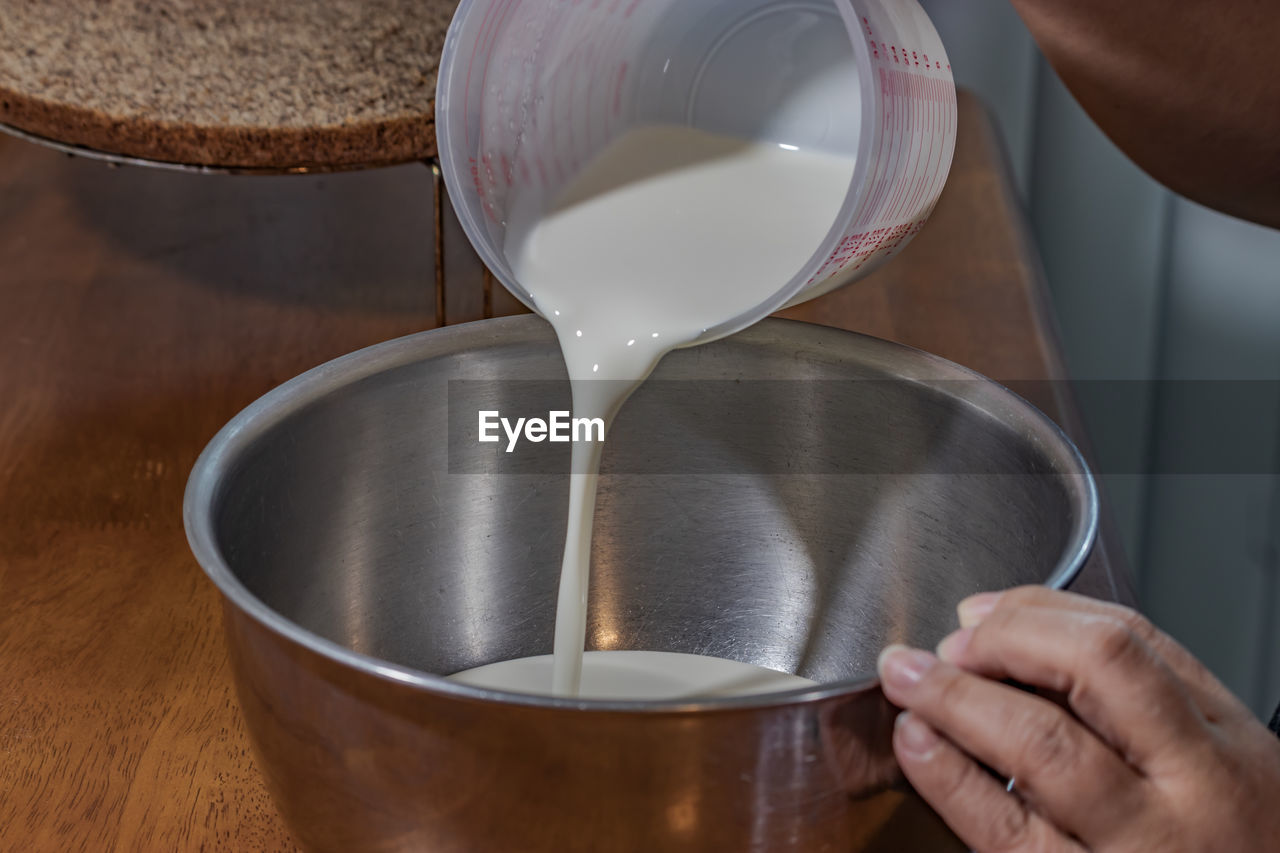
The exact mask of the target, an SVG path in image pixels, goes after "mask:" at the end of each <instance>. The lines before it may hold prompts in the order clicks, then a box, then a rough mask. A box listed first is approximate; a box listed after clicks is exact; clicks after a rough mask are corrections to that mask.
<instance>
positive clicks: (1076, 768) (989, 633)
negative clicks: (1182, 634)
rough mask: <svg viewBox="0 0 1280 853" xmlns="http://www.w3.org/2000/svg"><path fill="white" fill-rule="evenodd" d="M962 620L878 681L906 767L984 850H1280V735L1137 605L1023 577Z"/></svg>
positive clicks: (977, 601)
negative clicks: (931, 649)
mask: <svg viewBox="0 0 1280 853" xmlns="http://www.w3.org/2000/svg"><path fill="white" fill-rule="evenodd" d="M960 624H961V630H959V631H957V632H956V633H954V634H952V635H951V636H949V637H947V639H945V640H944V641H943V642H942V643H941V644H940V645H939V646H938V653H937V655H936V656H935V655H932V654H929V653H928V652H923V651H918V650H913V649H906V648H903V647H901V646H893V647H890V648H888V649H886V650H885V651H884V653H883V654H882V655H881V657H880V677H881V681H882V682H883V686H884V692H885V695H886V696H887V697H888V698H889V700H890V701H891V702H893V703H894V704H895V705H898V706H899V707H901V708H904V709H906V710H905V711H904V713H903V714H901V715H900V716H899V718H898V724H897V726H896V729H895V731H894V738H893V746H894V752H895V753H896V755H897V758H898V763H899V764H900V765H901V766H902V770H903V772H904V773H905V774H906V776H907V779H908V780H910V782H911V784H912V786H913V787H914V788H915V789H916V791H917V792H918V793H919V794H920V795H921V796H922V797H923V798H924V799H925V800H927V801H928V802H929V804H930V805H932V806H933V808H934V809H935V810H936V811H937V812H938V813H939V815H941V816H942V818H943V819H944V820H945V821H946V822H947V823H948V825H950V826H951V828H952V830H954V831H955V832H956V834H957V835H959V836H960V838H961V839H962V840H963V841H965V842H966V843H967V844H969V845H970V846H971V847H972V848H973V849H974V850H976V851H977V853H1068V851H1070V853H1081V851H1091V853H1147V851H1151V853H1193V851H1194V853H1218V851H1221V853H1245V851H1280V806H1277V797H1278V796H1280V740H1277V738H1276V737H1275V736H1274V735H1272V734H1271V733H1270V732H1269V731H1267V729H1266V728H1265V727H1264V726H1263V725H1262V724H1261V723H1260V722H1258V720H1257V719H1256V718H1255V717H1254V716H1253V714H1252V713H1251V712H1250V711H1249V709H1247V708H1246V707H1244V705H1242V704H1241V703H1240V701H1239V700H1238V699H1236V698H1235V697H1234V696H1233V695H1232V694H1231V693H1230V691H1228V690H1227V689H1226V688H1225V687H1224V686H1223V685H1222V684H1221V683H1220V682H1219V681H1218V680H1217V679H1216V678H1214V677H1213V675H1212V674H1210V673H1209V671H1208V670H1207V669H1206V668H1205V667H1204V666H1203V665H1202V664H1201V663H1200V662H1199V661H1197V660H1196V659H1195V658H1194V657H1193V656H1192V655H1191V654H1190V653H1189V652H1188V651H1187V650H1186V649H1184V648H1182V647H1181V646H1179V645H1178V644H1177V643H1176V642H1174V641H1173V640H1172V639H1170V638H1169V637H1168V636H1166V635H1165V634H1163V633H1161V632H1160V631H1158V630H1157V629H1156V628H1154V627H1153V626H1152V625H1151V624H1150V623H1149V622H1147V621H1146V620H1145V619H1143V618H1142V617H1141V616H1139V615H1138V614H1137V613H1134V612H1133V611H1132V610H1129V609H1127V608H1124V607H1120V606H1118V605H1114V604H1106V603H1102V602H1098V601H1094V600H1091V599H1087V598H1083V597H1081V596H1077V595H1071V594H1068V593H1062V592H1054V591H1052V590H1049V589H1045V588H1039V587H1027V588H1021V589H1016V590H1011V591H1009V592H1005V593H993V594H986V595H980V596H974V597H973V598H970V599H967V600H966V601H964V602H962V603H961V605H960ZM1004 680H1010V681H1016V682H1018V683H1021V684H1025V685H1028V686H1030V687H1034V688H1037V689H1038V690H1039V691H1041V693H1042V694H1044V695H1034V694H1032V693H1028V692H1026V691H1024V690H1020V689H1018V688H1016V687H1012V686H1008V685H1006V684H1002V683H1001V681H1004ZM1047 697H1052V698H1047ZM1055 700H1057V701H1055ZM983 765H985V766H986V767H989V768H991V769H992V770H994V771H995V772H996V773H998V774H1000V776H1003V777H1005V778H1013V779H1014V780H1015V783H1014V792H1013V793H1010V792H1008V791H1007V790H1006V786H1005V785H1004V784H1003V783H1002V782H999V781H997V780H996V779H995V778H993V777H992V776H991V775H990V773H989V772H987V770H986V769H984V767H983Z"/></svg>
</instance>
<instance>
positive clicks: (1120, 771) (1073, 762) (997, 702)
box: [880, 646, 1146, 844]
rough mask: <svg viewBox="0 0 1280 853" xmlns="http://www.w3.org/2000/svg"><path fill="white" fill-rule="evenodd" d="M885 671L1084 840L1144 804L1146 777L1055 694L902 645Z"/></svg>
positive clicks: (900, 693)
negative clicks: (1050, 696)
mask: <svg viewBox="0 0 1280 853" xmlns="http://www.w3.org/2000/svg"><path fill="white" fill-rule="evenodd" d="M880 676H881V679H882V681H883V686H884V692H885V695H886V696H887V697H888V698H889V700H890V701H891V702H893V703H894V704H895V705H898V706H899V707H901V708H905V709H907V710H909V711H911V712H912V714H913V715H915V716H918V717H919V718H920V719H922V720H924V721H925V722H927V723H928V724H929V725H931V726H933V727H934V728H935V729H937V730H938V731H939V732H941V733H942V734H943V735H944V736H945V737H946V738H947V739H948V740H950V741H951V742H952V743H953V744H955V745H956V746H957V747H959V748H960V749H962V750H964V751H965V752H967V753H969V754H970V755H972V756H973V757H974V758H976V759H977V760H978V761H980V762H982V763H983V764H986V765H987V766H989V767H991V768H993V769H995V770H996V771H997V772H999V773H1000V774H1001V775H1003V776H1006V777H1013V778H1016V779H1017V780H1018V782H1017V784H1018V791H1019V793H1020V794H1021V795H1022V796H1023V797H1024V798H1025V799H1026V800H1027V802H1029V803H1031V804H1032V806H1033V807H1034V808H1035V809H1036V810H1037V811H1038V812H1040V813H1041V814H1043V815H1045V816H1046V817H1047V818H1048V819H1049V821H1050V822H1051V823H1052V824H1054V825H1055V826H1059V827H1061V828H1063V829H1064V830H1066V831H1067V832H1069V833H1071V834H1072V835H1074V836H1076V837H1078V838H1080V839H1082V840H1084V841H1085V842H1086V843H1090V844H1100V843H1102V842H1104V841H1106V840H1107V839H1109V838H1111V837H1113V836H1114V835H1115V834H1116V833H1117V832H1119V831H1120V830H1122V829H1123V828H1124V827H1125V826H1126V825H1127V824H1128V822H1129V821H1130V820H1131V819H1132V816H1133V815H1134V814H1136V813H1138V811H1139V810H1140V808H1141V805H1142V802H1143V800H1144V799H1145V797H1146V789H1145V783H1144V781H1143V780H1142V778H1141V777H1140V776H1139V775H1138V774H1137V772H1136V771H1134V769H1133V768H1131V767H1129V766H1128V765H1127V764H1125V763H1124V761H1122V760H1121V759H1120V757H1119V756H1118V755H1116V753H1115V752H1113V751H1112V750H1111V749H1109V748H1108V747H1107V746H1106V745H1105V744H1103V743H1102V741H1100V740H1098V738H1097V737H1095V736H1094V735H1093V734H1092V733H1091V732H1089V731H1088V730H1087V729H1085V727H1084V726H1082V725H1081V724H1080V723H1079V722H1078V721H1076V720H1074V719H1072V717H1071V715H1070V714H1068V713H1067V712H1066V711H1064V710H1063V709H1062V708H1059V707H1058V706H1057V705H1054V704H1053V703H1052V702H1049V701H1046V700H1045V699H1042V698H1040V697H1038V696H1033V695H1031V694H1029V693H1026V692H1023V691H1021V690H1018V689H1016V688H1013V687H1009V686H1007V685H1004V684H999V683H997V682H994V681H990V680H988V679H986V678H981V677H979V676H976V675H973V674H972V673H968V672H965V671H963V670H961V669H957V668H956V667H954V666H952V665H950V664H948V663H944V662H942V661H939V660H938V659H937V658H935V657H934V656H933V655H931V654H929V653H928V652H921V651H916V650H914V649H905V648H903V647H901V646H896V647H890V648H889V649H886V650H885V652H884V654H882V655H881V666H880Z"/></svg>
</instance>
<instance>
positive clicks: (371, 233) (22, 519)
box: [0, 97, 1131, 851]
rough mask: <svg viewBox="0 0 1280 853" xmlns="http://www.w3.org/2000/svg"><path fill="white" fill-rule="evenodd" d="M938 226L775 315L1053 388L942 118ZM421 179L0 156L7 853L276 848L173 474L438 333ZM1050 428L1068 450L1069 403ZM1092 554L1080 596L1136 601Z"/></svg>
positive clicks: (1006, 205) (1058, 371)
mask: <svg viewBox="0 0 1280 853" xmlns="http://www.w3.org/2000/svg"><path fill="white" fill-rule="evenodd" d="M960 132H961V136H960V145H959V151H958V154H957V163H956V168H955V171H954V173H953V175H952V178H951V182H950V185H949V186H948V189H947V191H946V195H945V196H944V198H943V201H942V203H941V205H940V206H939V208H938V211H937V214H936V215H935V217H934V219H933V221H932V222H931V223H930V224H929V226H928V227H927V228H926V229H925V231H924V232H923V233H922V234H921V235H920V237H919V238H918V239H917V240H916V241H915V243H914V244H913V245H912V246H911V247H910V248H909V249H908V250H907V251H906V252H905V254H903V255H902V257H901V258H900V259H899V260H898V261H896V262H895V263H894V264H892V265H891V266H889V267H888V268H886V269H885V270H883V271H882V272H880V273H879V274H877V275H876V276H875V277H874V278H872V279H870V280H868V281H866V282H864V283H860V284H858V285H856V286H854V287H851V288H848V289H846V290H844V291H842V292H839V293H835V294H833V295H831V296H829V297H826V298H824V299H822V300H820V301H818V302H815V303H813V304H810V305H806V306H802V307H800V308H797V309H795V310H793V311H791V312H789V313H790V315H791V316H794V317H801V318H804V319H808V320H814V321H818V322H826V323H831V324H836V325H842V326H846V327H848V328H853V329H858V330H861V331H867V332H870V333H872V334H876V335H880V336H882V337H886V338H891V339H894V340H898V341H902V342H904V343H907V344H912V345H915V346H918V347H922V348H924V349H927V350H931V351H933V352H936V353H939V354H941V355H943V356H946V357H947V358H950V359H953V360H955V361H958V362H961V363H963V364H966V365H968V366H970V367H973V368H975V369H977V370H979V371H982V372H984V373H986V374H989V375H992V376H995V377H999V378H1002V379H1061V378H1062V377H1063V375H1064V372H1063V366H1062V358H1061V354H1060V351H1059V348H1058V345H1057V342H1056V339H1055V336H1054V333H1053V329H1052V322H1051V320H1050V317H1049V314H1048V311H1047V308H1046V301H1045V292H1044V285H1043V281H1042V278H1041V273H1040V267H1039V262H1038V260H1037V257H1036V253H1035V250H1034V248H1033V246H1032V244H1031V242H1030V239H1029V237H1028V232H1027V230H1026V227H1025V225H1024V224H1023V220H1022V214H1021V211H1020V210H1019V207H1018V204H1017V202H1016V200H1015V198H1014V196H1013V194H1012V192H1011V189H1010V180H1009V173H1008V170H1007V169H1006V166H1005V163H1004V159H1003V156H1002V153H1001V149H1000V145H999V143H998V142H997V139H996V136H995V135H994V132H993V130H992V126H991V124H990V122H989V120H988V118H987V116H986V115H985V113H984V112H983V111H982V109H981V108H980V106H979V105H978V104H977V103H976V102H975V101H974V100H973V99H972V98H969V97H964V98H963V99H962V105H961V123H960ZM430 201H431V200H430V176H429V175H428V174H426V170H424V169H421V167H418V168H416V169H412V170H411V171H404V170H394V169H393V170H383V171H377V172H368V173H363V174H358V175H347V176H332V177H329V178H315V177H307V178H207V177H199V176H191V175H181V174H167V173H160V172H154V171H147V170H128V169H126V170H108V169H106V168H104V167H102V166H101V165H100V164H94V163H89V162H84V161H77V160H69V159H67V158H65V157H63V156H61V155H58V154H55V153H53V152H51V151H48V150H43V149H40V148H37V147H34V146H31V145H28V144H26V143H22V142H19V141H16V140H12V139H0V400H3V401H4V403H3V406H0V849H3V850H22V851H45V850H50V851H52V850H57V851H73V850H93V851H97V850H107V849H115V850H122V851H144V850H160V851H173V850H196V849H209V850H255V851H257V850H288V849H292V847H293V845H292V842H291V841H290V839H289V836H288V835H287V833H286V831H285V829H284V828H283V826H282V825H281V823H280V821H279V819H278V818H277V816H276V813H275V811H274V809H273V807H272V805H271V802H270V800H269V799H268V797H267V794H266V792H265V790H264V788H263V786H262V782H261V779H260V777H259V775H258V772H257V770H256V768H255V766H254V763H253V757H252V754H251V751H250V748H249V744H248V741H247V739H246V737H245V732H244V729H243V726H242V724H241V721H240V717H239V714H238V711H237V709H236V701H235V696H234V693H233V689H232V686H231V682H230V673H229V671H228V667H227V662H226V655H225V650H224V647H223V642H222V636H221V625H220V621H219V605H218V597H217V594H216V592H215V590H214V588H213V586H212V584H210V583H208V582H207V581H206V580H205V578H204V576H203V575H202V574H201V572H200V571H199V569H198V568H197V566H196V564H195V561H194V560H193V559H192V558H191V556H190V554H189V552H188V550H187V545H186V541H185V539H184V536H183V531H182V521H181V512H180V509H181V502H182V492H183V487H184V484H185V481H186V477H187V473H188V471H189V469H190V467H191V465H192V463H193V462H194V461H195V458H196V455H197V454H198V453H199V451H200V449H201V448H202V447H203V446H204V444H205V443H206V442H207V441H208V440H209V438H210V437H212V435H213V434H214V432H216V431H217V429H218V428H219V427H221V426H222V424H223V423H224V422H226V421H227V420H228V419H229V418H230V417H231V416H232V415H233V414H235V413H236V412H237V411H238V410H239V409H240V408H241V407H243V406H245V405H246V404H248V403H249V402H250V401H252V400H253V399H254V398H256V397H257V396H259V395H260V394H262V393H264V392H265V391H267V390H268V389H270V388H271V387H273V386H275V385H276V384H278V383H280V382H282V381H284V380H285V379H287V378H289V377H290V376H293V375H294V374H296V373H298V372H300V371H302V370H304V369H306V368H308V367H311V366H313V365H315V364H318V363H320V362H322V361H324V360H327V359H329V358H331V357H334V356H337V355H340V354H342V353H344V352H348V351H350V350H352V349H355V348H357V347H360V346H364V345H367V344H372V343H375V342H378V341H382V340H386V339H387V338H391V337H393V336H397V335H401V334H405V333H409V332H413V331H416V330H420V329H424V328H427V327H430V326H432V325H433V324H434V316H433V306H434V304H435V303H434V298H433V295H432V294H430V293H428V292H425V290H424V289H423V287H422V282H424V281H429V280H430V276H429V273H428V271H429V270H430V268H431V263H432V258H431V255H430V246H431V240H429V239H427V238H426V235H427V233H428V232H429V222H430V219H429V217H430V210H431V206H430ZM1037 387H1039V388H1041V389H1042V392H1043V393H1042V395H1041V399H1038V400H1037V402H1039V403H1040V404H1041V405H1042V406H1044V407H1046V408H1047V409H1049V410H1051V411H1052V412H1053V413H1054V414H1056V416H1057V417H1059V418H1060V419H1061V420H1062V421H1063V422H1064V423H1066V424H1067V426H1068V427H1069V429H1070V430H1072V431H1073V432H1076V434H1077V436H1078V435H1079V433H1078V430H1079V420H1078V418H1077V417H1076V413H1075V411H1074V408H1073V407H1072V404H1071V401H1070V399H1069V397H1068V395H1066V393H1065V391H1066V388H1065V386H1063V385H1061V384H1046V385H1041V386H1037ZM1119 554H1120V549H1119V547H1118V545H1117V542H1116V540H1115V537H1114V535H1112V534H1111V533H1110V531H1107V532H1106V534H1105V535H1104V538H1103V542H1102V545H1101V547H1100V548H1099V550H1098V553H1097V554H1096V555H1095V557H1094V559H1093V560H1092V561H1091V563H1090V564H1089V567H1088V569H1087V570H1086V572H1085V574H1084V576H1083V578H1082V580H1081V582H1080V584H1079V586H1080V587H1082V588H1084V589H1086V590H1088V591H1089V592H1091V593H1094V594H1098V595H1104V596H1119V597H1120V598H1122V599H1125V600H1131V599H1130V593H1129V592H1128V587H1127V585H1126V583H1125V575H1124V571H1123V569H1122V568H1121V566H1120V564H1119Z"/></svg>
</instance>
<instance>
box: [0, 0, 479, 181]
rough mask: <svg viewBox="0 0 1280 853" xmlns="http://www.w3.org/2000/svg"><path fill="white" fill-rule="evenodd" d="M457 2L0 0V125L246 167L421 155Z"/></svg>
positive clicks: (381, 161) (380, 161)
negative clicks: (437, 75) (450, 23)
mask: <svg viewBox="0 0 1280 853" xmlns="http://www.w3.org/2000/svg"><path fill="white" fill-rule="evenodd" d="M457 5H458V0H283V2H276V0H93V2H83V0H0V123H3V124H8V125H10V126H12V127H16V128H18V129H19V130H22V131H25V132H27V133H29V134H33V135H36V136H40V137H45V138H47V139H51V140H54V141H57V142H61V143H66V144H71V145H80V146H86V147H89V148H93V149H97V150H99V151H105V152H108V153H112V154H119V155H124V156H128V157H137V158H144V159H149V160H161V161H166V162H171V163H185V164H191V165H204V166H215V167H224V168H243V169H291V168H307V167H315V168H353V167H356V166H375V165H386V164H391V163H403V162H407V161H410V160H420V159H424V158H427V157H431V156H434V154H435V153H436V140H435V87H436V70H437V66H438V64H439V60H440V50H441V48H442V46H443V45H444V37H445V31H446V30H447V28H448V26H449V21H450V19H451V18H452V17H453V12H454V9H455V8H456V7H457Z"/></svg>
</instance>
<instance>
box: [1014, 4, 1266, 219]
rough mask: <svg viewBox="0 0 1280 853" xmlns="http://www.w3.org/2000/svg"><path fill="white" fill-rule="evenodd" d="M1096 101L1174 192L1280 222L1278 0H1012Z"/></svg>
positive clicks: (1112, 133)
mask: <svg viewBox="0 0 1280 853" xmlns="http://www.w3.org/2000/svg"><path fill="white" fill-rule="evenodd" d="M1012 3H1013V5H1014V6H1015V7H1016V8H1017V10H1018V12H1019V14H1020V15H1021V16H1022V19H1023V20H1024V21H1025V22H1026V24H1027V27H1028V28H1029V29H1030V30H1031V33H1032V35H1034V36H1035V39H1036V41H1037V42H1038V43H1039V45H1040V48H1041V50H1043V51H1044V53H1045V55H1046V56H1047V57H1048V59H1049V61H1050V63H1052V65H1053V67H1054V68H1055V69H1056V70H1057V72H1058V74H1059V75H1060V76H1061V77H1062V79H1063V81H1064V82H1065V83H1066V85H1067V87H1068V88H1069V89H1070V90H1071V92H1072V94H1074V95H1075V97H1076V99H1077V100H1078V101H1079V102H1080V103H1081V105H1082V106H1083V107H1084V109H1085V110H1086V111H1087V112H1088V113H1089V115H1090V116H1091V117H1092V118H1093V120H1094V121H1095V122H1097V123H1098V125H1099V126H1100V127H1101V128H1102V130H1103V131H1104V132H1106V134H1107V135H1108V136H1109V137H1111V139H1112V140H1113V141H1114V142H1115V143H1116V144H1117V145H1118V146H1119V147H1120V148H1121V149H1122V150H1123V151H1124V152H1125V153H1126V154H1127V155H1128V156H1129V157H1130V158H1132V159H1133V161H1134V162H1136V163H1137V164H1138V165H1139V166H1141V167H1142V168H1143V169H1145V170H1146V171H1147V172H1148V173H1149V174H1150V175H1152V177H1154V178H1156V179H1157V180H1159V181H1160V182H1162V183H1164V184H1165V185H1166V186H1168V187H1170V188H1171V189H1173V190H1174V191H1176V192H1178V193H1181V194H1183V195H1185V196H1187V197H1189V198H1191V199H1193V200H1195V201H1198V202H1200V203H1202V204H1205V205H1208V206H1210V207H1214V208H1217V209H1218V210H1221V211H1223V212H1225V213H1230V214H1232V215H1235V216H1240V217H1243V218H1246V219H1252V220H1254V221H1256V222H1260V223H1262V224H1264V225H1270V226H1272V227H1277V228H1280V5H1277V3H1276V0H1182V2H1173V3H1170V2H1168V0H1012Z"/></svg>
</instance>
